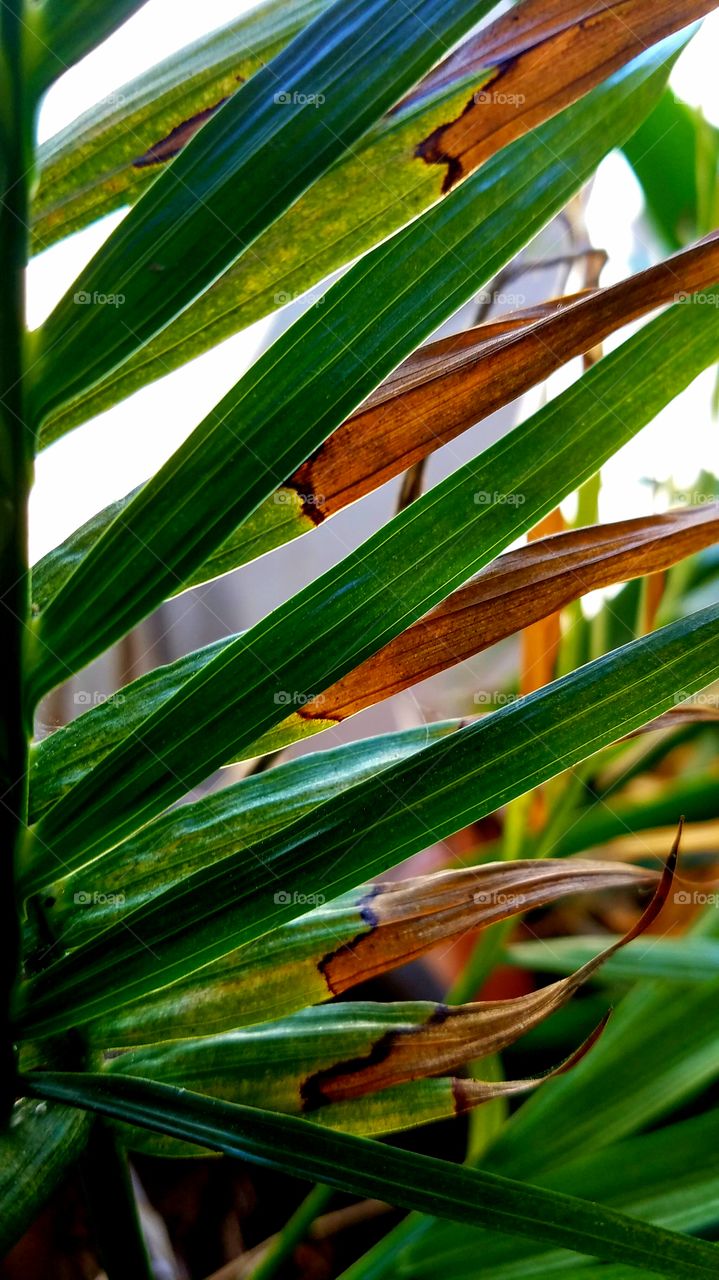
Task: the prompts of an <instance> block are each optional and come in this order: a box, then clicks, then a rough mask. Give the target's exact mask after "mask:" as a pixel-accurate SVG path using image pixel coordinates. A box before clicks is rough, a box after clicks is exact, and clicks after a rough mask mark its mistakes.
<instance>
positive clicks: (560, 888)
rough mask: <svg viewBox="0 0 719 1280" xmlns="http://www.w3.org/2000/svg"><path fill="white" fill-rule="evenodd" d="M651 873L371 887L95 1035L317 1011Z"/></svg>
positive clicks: (508, 868) (461, 872)
mask: <svg viewBox="0 0 719 1280" xmlns="http://www.w3.org/2000/svg"><path fill="white" fill-rule="evenodd" d="M655 882H656V873H655V872H653V871H649V870H646V869H645V868H639V867H631V866H622V865H621V864H618V865H611V864H607V863H604V862H599V861H597V862H592V861H589V860H586V859H580V858H567V859H562V860H556V861H551V860H550V861H544V862H542V861H516V862H511V863H503V862H498V863H487V864H486V865H484V866H478V867H467V868H461V869H457V870H451V871H441V872H437V873H435V874H433V875H427V876H419V877H415V878H413V879H411V880H398V881H387V882H383V883H380V884H370V885H365V886H363V887H360V888H359V889H356V890H353V891H352V892H350V893H347V894H343V896H342V897H341V898H337V899H335V900H334V901H333V902H329V903H326V904H324V905H323V906H319V907H315V909H314V910H313V911H311V912H309V913H308V914H307V915H305V916H300V917H299V918H298V919H296V920H293V921H291V922H290V923H289V924H285V925H281V926H280V927H279V928H277V929H274V930H273V931H272V932H271V933H268V934H266V935H264V936H263V937H262V938H259V939H258V940H257V941H256V942H253V943H249V944H248V945H247V946H244V947H238V948H236V949H235V950H234V951H231V952H230V953H229V954H228V955H226V956H224V957H223V958H222V959H221V960H218V961H215V962H213V963H212V964H210V965H207V966H205V967H204V968H203V969H200V970H198V971H196V972H195V973H193V974H191V975H190V976H189V977H188V978H187V979H184V980H182V981H181V982H176V983H173V985H172V986H170V987H166V988H164V989H163V990H162V991H158V992H157V993H156V994H155V995H152V996H149V997H147V998H146V999H144V1000H142V1001H140V1002H136V1003H135V1004H132V1005H128V1006H125V1007H123V1008H119V1009H117V1010H116V1011H113V1013H111V1014H110V1015H108V1016H107V1017H106V1018H103V1019H101V1020H99V1021H98V1022H96V1023H94V1024H92V1025H91V1027H90V1028H89V1034H90V1037H91V1039H92V1041H93V1043H94V1044H95V1045H96V1046H98V1047H102V1046H107V1045H112V1046H124V1045H131V1044H138V1043H148V1042H151V1041H156V1040H163V1039H174V1038H179V1037H183V1036H189V1035H193V1034H196V1033H197V1032H198V1030H200V1031H201V1032H202V1034H204V1035H207V1034H210V1033H217V1032H220V1031H224V1030H228V1029H230V1028H232V1027H239V1026H242V1025H246V1024H252V1023H258V1022H262V1021H266V1020H268V1019H274V1018H278V1017H280V1016H282V1015H284V1014H287V1013H290V1012H293V1011H294V1010H297V1009H301V1008H303V1007H304V1006H305V1005H308V1004H317V1003H318V1002H319V1001H323V1000H327V999H329V998H331V997H332V996H337V995H341V994H342V993H343V992H345V991H347V990H349V989H350V988H351V987H354V986H356V985H357V984H358V983H360V982H365V981H368V980H369V979H370V978H375V977H378V976H379V975H380V974H382V973H386V972H387V971H388V970H390V969H393V968H396V967H397V966H398V965H401V964H407V963H408V962H409V961H411V960H416V959H417V958H418V957H420V956H422V955H424V954H425V953H426V952H428V951H429V950H431V948H432V947H434V946H436V945H437V944H438V943H439V942H449V941H451V940H452V939H453V938H457V937H459V936H460V935H461V934H463V933H466V932H467V930H469V929H475V928H481V927H484V926H486V925H489V924H494V923H496V922H497V921H499V920H505V919H507V918H508V917H510V916H513V915H518V914H520V913H521V912H525V911H529V910H532V909H533V908H535V907H539V906H543V905H545V904H546V903H548V902H552V901H554V900H555V899H556V898H558V897H561V896H563V895H565V894H570V893H572V894H574V893H588V892H595V891H597V890H600V889H619V888H632V887H643V886H645V885H651V884H654V883H655Z"/></svg>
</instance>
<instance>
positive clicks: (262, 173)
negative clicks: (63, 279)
mask: <svg viewBox="0 0 719 1280" xmlns="http://www.w3.org/2000/svg"><path fill="white" fill-rule="evenodd" d="M489 8H491V0H473V2H472V3H470V4H461V3H459V0H418V2H417V3H416V4H415V5H414V6H413V7H412V8H408V7H407V5H406V4H404V3H401V0H342V3H339V4H335V5H334V6H332V7H331V8H330V9H328V10H327V11H326V12H325V13H320V14H319V16H318V17H317V18H316V19H315V20H314V21H313V22H311V23H310V25H309V26H308V27H307V28H305V30H304V31H301V32H300V33H299V34H298V35H297V36H296V37H295V39H294V40H293V41H292V43H291V44H290V45H289V46H288V47H287V48H286V49H284V50H283V51H282V52H281V53H279V54H278V55H277V57H276V58H274V59H273V60H272V62H271V63H270V64H268V65H267V66H266V67H264V68H262V70H260V71H258V72H257V74H256V75H254V76H253V77H252V79H251V80H250V81H248V83H247V84H246V85H244V86H242V88H240V89H239V90H238V92H237V93H236V94H233V95H232V96H231V97H230V98H229V100H228V101H227V102H226V103H225V105H224V106H223V107H221V108H220V110H219V111H218V112H217V114H216V115H214V116H212V117H211V118H210V119H209V120H208V121H207V122H206V123H205V125H204V126H203V128H202V129H201V130H200V132H199V133H198V134H197V135H196V136H195V137H194V138H193V139H192V141H191V142H190V143H189V144H188V145H187V147H185V148H184V150H183V151H181V152H180V154H179V155H178V156H177V157H176V160H175V161H174V162H173V164H172V165H171V166H170V168H169V169H167V170H166V171H165V172H164V173H162V174H161V175H160V177H159V178H158V180H157V182H155V183H153V185H152V186H151V187H150V188H149V190H148V191H147V192H146V193H145V195H144V197H143V200H142V202H141V203H140V204H139V205H137V206H136V207H135V208H134V209H133V210H131V211H130V213H129V214H128V215H127V217H126V218H125V219H124V220H123V222H122V223H121V225H120V226H119V227H118V228H117V229H116V230H115V231H114V232H113V234H112V235H111V237H110V239H109V240H108V241H107V242H106V243H105V245H103V247H102V248H101V249H100V250H99V251H98V253H97V254H96V256H95V258H94V259H93V260H92V262H90V263H89V265H88V266H87V268H86V269H85V271H84V272H83V274H82V279H80V280H78V281H76V282H75V284H74V285H73V286H71V288H70V290H69V292H68V293H67V294H66V295H65V297H64V298H63V299H62V300H61V302H60V303H59V304H58V306H57V307H56V308H55V310H54V312H53V313H52V315H51V316H50V317H49V319H48V321H47V322H46V324H45V325H44V326H43V329H42V333H41V338H40V341H39V352H38V358H37V361H36V364H35V371H34V372H35V377H34V408H35V414H36V417H37V420H38V421H41V420H42V418H43V417H44V416H45V415H46V414H47V412H48V411H49V410H51V409H53V408H55V407H57V406H59V405H62V404H64V403H66V402H67V401H68V400H70V399H72V398H73V397H74V396H76V395H78V394H79V393H81V392H82V391H84V390H86V389H87V388H88V387H90V386H92V385H93V384H94V383H95V382H97V381H98V380H99V379H100V378H102V377H103V376H104V375H106V374H107V373H109V372H110V371H111V370H112V369H114V368H117V367H118V366H119V365H121V364H122V363H123V361H124V360H126V359H127V358H128V357H129V356H130V355H132V354H133V352H135V351H137V350H139V349H140V347H141V346H142V345H143V344H144V343H145V342H147V341H148V340H149V339H150V338H151V337H153V336H154V335H155V334H157V333H159V332H160V331H161V330H162V329H163V328H164V326H165V325H166V324H168V323H169V322H170V321H171V320H172V319H173V318H174V317H175V316H176V315H178V314H180V312H182V311H183V310H184V309H185V308H186V307H187V306H188V305H189V304H190V303H191V302H192V301H193V300H194V299H195V298H196V297H197V296H198V295H199V294H200V293H202V292H203V290H204V289H206V288H207V287H208V286H209V285H211V284H212V283H213V281H214V280H216V279H217V277H218V276H219V275H220V274H221V273H222V272H223V271H224V270H226V268H227V267H228V266H230V265H231V263H233V262H234V261H236V260H237V258H239V257H240V255H241V254H242V253H244V252H246V251H247V250H248V249H249V247H250V246H251V245H252V243H253V241H254V240H256V239H257V237H258V236H259V235H260V233H261V232H262V231H263V230H264V228H265V227H267V226H270V225H271V224H272V222H274V220H275V219H276V218H277V217H279V216H280V214H282V213H283V212H284V211H285V209H287V208H289V207H290V205H291V204H293V203H294V201H295V200H296V199H297V198H298V197H299V196H300V195H301V194H302V192H303V191H305V190H306V189H307V188H308V187H310V186H311V185H312V183H313V182H316V181H317V179H318V178H319V177H320V175H321V174H322V173H323V172H324V171H326V170H327V169H329V167H330V166H331V165H332V164H333V162H334V161H335V160H337V159H338V158H339V156H341V155H342V154H343V152H344V151H345V150H346V149H347V148H348V147H350V146H351V145H352V144H353V143H354V142H355V141H357V139H358V138H360V137H361V136H362V134H363V133H364V132H365V131H366V129H368V128H369V127H370V125H372V124H373V123H374V122H375V120H377V119H378V118H379V117H380V116H381V115H382V114H383V113H384V112H385V111H386V110H387V109H388V108H389V107H390V106H392V105H393V104H394V103H395V102H396V101H397V99H398V98H399V97H401V95H402V94H403V93H405V92H406V91H407V90H408V89H409V88H410V87H411V86H412V85H413V84H414V83H415V82H416V80H417V79H418V77H419V76H421V75H422V74H423V72H425V71H426V70H428V68H429V67H431V66H432V64H433V63H434V62H436V61H437V60H438V58H439V57H440V56H441V55H442V53H443V52H444V51H445V50H446V49H447V48H448V47H450V46H451V45H452V44H454V43H455V41H456V40H457V39H459V37H460V36H461V35H462V34H463V33H464V32H465V31H467V30H468V29H469V28H470V27H471V26H472V25H473V24H474V23H475V22H477V21H478V19H479V18H480V17H481V16H482V15H483V14H484V13H486V12H487V11H488V9H489ZM318 105H319V106H320V107H321V109H320V110H318ZM108 297H112V298H113V299H117V298H121V299H122V302H121V304H118V305H112V306H108V305H103V304H102V303H100V304H99V305H94V303H96V302H97V300H98V299H101V300H102V299H107V298H108ZM78 299H79V301H80V302H81V303H84V304H85V305H78Z"/></svg>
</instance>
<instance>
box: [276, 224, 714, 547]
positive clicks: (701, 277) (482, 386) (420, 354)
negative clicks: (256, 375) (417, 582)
mask: <svg viewBox="0 0 719 1280" xmlns="http://www.w3.org/2000/svg"><path fill="white" fill-rule="evenodd" d="M717 280H719V233H716V234H715V235H713V236H711V237H709V238H708V239H707V240H706V241H702V242H701V243H700V244H697V245H694V246H692V248H690V249H686V250H684V251H683V252H681V253H679V254H676V255H675V256H674V257H672V258H669V259H667V260H666V261H665V262H662V263H659V264H658V265H657V266H655V267H651V268H649V270H647V271H642V272H640V273H639V274H638V275H635V276H631V277H629V279H627V280H623V281H621V282H620V283H619V284H616V285H612V286H611V287H610V288H607V289H599V290H595V291H590V292H589V293H587V292H584V293H581V294H578V295H575V296H572V297H568V298H563V299H561V300H559V301H556V302H548V303H545V304H543V305H542V306H541V307H533V308H531V309H529V310H527V311H523V312H518V313H516V314H515V315H512V316H505V317H503V318H502V320H500V321H498V322H496V323H492V324H487V325H480V326H479V327H478V328H476V329H470V330H468V331H467V332H465V333H460V334H455V335H453V336H452V337H449V338H442V339H440V340H439V341H437V342H432V343H430V344H428V345H427V346H424V347H420V349H419V350H418V351H416V352H415V353H414V355H412V356H410V357H409V359H408V360H405V361H404V363H403V364H401V365H400V366H399V367H398V368H397V369H396V370H395V371H394V373H393V374H391V375H390V377H389V378H387V379H385V381H384V382H383V383H382V385H381V386H380V387H378V389H377V390H376V391H375V392H373V394H372V395H371V396H370V397H369V398H368V399H367V400H366V401H365V403H364V405H362V406H361V407H360V408H359V409H358V410H357V412H356V413H354V414H353V415H352V417H351V418H348V420H347V421H346V422H345V423H344V424H343V425H342V426H341V427H339V428H338V430H337V431H335V432H334V434H333V435H332V436H330V438H329V439H328V440H327V441H326V442H325V443H324V444H323V445H322V446H321V447H320V448H319V449H318V450H317V452H316V453H315V454H314V455H313V456H312V457H311V458H309V459H308V460H307V461H306V462H304V463H303V464H302V466H301V467H300V468H299V469H298V470H297V471H296V472H295V473H294V475H293V476H292V478H291V479H290V480H289V481H288V482H287V485H288V487H289V488H292V489H295V490H296V491H297V493H298V494H299V496H300V497H301V498H302V500H303V503H304V509H305V511H306V512H307V514H308V515H310V516H311V518H312V520H313V521H314V522H315V523H319V522H320V521H322V520H324V519H325V518H326V517H328V516H330V515H334V513H335V512H337V511H340V510H341V509H342V508H343V507H344V506H346V505H347V504H348V503H350V502H354V501H356V499H357V498H361V497H363V496H364V494H366V493H370V492H371V491H372V490H373V489H376V488H378V487H379V486H380V485H381V484H384V483H385V481H387V480H390V479H391V478H392V477H393V476H396V475H398V474H399V473H400V472H402V471H406V470H407V468H408V467H410V466H412V464H413V463H415V462H418V461H419V460H420V459H421V458H423V457H425V456H426V455H427V454H428V453H431V452H432V451H433V450H435V449H438V448H439V447H440V446H441V445H443V444H446V443H447V442H448V441H450V440H454V439H455V438H456V436H458V435H460V434H461V433H462V432H463V431H466V430H467V429H468V428H469V427H472V426H474V425H475V423H477V422H479V421H480V420H481V419H483V418H485V417H487V416H488V415H489V414H491V413H494V411H495V410H497V409H500V408H502V406H503V405H506V404H509V403H510V401H512V400H514V399H516V398H517V396H520V395H522V394H523V393H524V392H525V391H527V390H529V388H530V387H532V386H534V385H535V384H536V383H538V382H541V381H542V380H543V379H544V378H547V377H548V376H549V375H550V373H552V372H553V371H554V370H555V369H558V368H560V367H561V365H563V364H564V363H566V361H568V360H571V359H573V358H574V357H575V356H578V355H582V354H583V353H584V352H586V351H589V350H590V349H591V348H592V347H594V346H596V344H597V343H599V342H601V341H602V340H603V339H604V338H606V337H607V336H608V335H609V334H610V333H613V332H614V331H615V330H616V329H619V328H621V326H622V325H624V324H628V323H629V322H630V321H632V320H636V319H637V318H639V317H640V316H643V315H646V314H647V313H648V312H650V311H652V310H654V309H655V308H657V307H660V306H663V305H665V304H666V303H668V302H671V301H672V300H674V299H675V298H676V297H677V295H679V294H680V295H684V294H687V293H692V292H697V291H698V290H700V289H703V288H708V287H709V286H710V285H712V284H714V283H715V282H716V281H717Z"/></svg>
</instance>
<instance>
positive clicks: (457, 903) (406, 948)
mask: <svg viewBox="0 0 719 1280" xmlns="http://www.w3.org/2000/svg"><path fill="white" fill-rule="evenodd" d="M655 881H656V874H655V873H654V872H653V871H647V870H646V869H643V868H639V867H631V866H621V865H617V866H611V865H607V864H606V863H604V862H599V861H592V860H590V859H579V858H573V859H561V860H559V859H558V860H555V861H552V860H547V861H531V860H520V859H517V860H516V861H513V862H492V863H485V864H484V865H483V866H478V867H461V868H457V869H453V870H450V871H439V872H435V873H433V874H432V875H428V876H417V877H415V878H414V879H411V880H395V881H386V882H381V883H379V884H373V885H370V886H368V889H367V892H366V894H365V895H364V896H363V897H362V899H361V901H360V903H359V904H358V908H359V909H360V910H361V915H362V920H363V923H364V925H365V930H364V931H363V932H361V933H358V934H357V936H356V937H354V938H352V939H351V940H350V941H343V943H342V945H341V946H339V947H338V948H337V949H336V950H335V951H332V952H329V953H328V954H326V955H325V956H324V958H323V959H322V960H321V961H320V963H319V969H320V971H321V973H322V975H323V977H324V979H325V981H326V983H327V986H328V988H329V991H330V993H331V994H332V995H339V994H340V993H341V992H343V991H346V990H347V989H348V988H349V987H352V986H355V985H356V984H357V983H358V982H366V981H368V980H369V979H370V978H374V977H377V976H378V975H379V974H381V973H386V972H387V970H388V969H392V968H394V967H395V966H396V965H398V964H408V963H409V962H410V961H412V960H415V959H417V957H418V956H421V955H424V954H425V953H426V952H427V951H429V950H430V949H431V948H432V947H434V946H436V945H437V943H438V942H447V941H449V940H450V939H452V938H456V937H458V936H459V935H460V934H462V933H465V932H466V931H467V930H469V929H476V928H484V927H486V926H487V925H490V924H495V923H496V922H497V921H498V920H506V919H508V918H509V917H510V916H513V915H518V914H519V913H520V912H523V911H530V910H532V909H533V908H535V907H539V906H543V905H545V904H546V903H548V902H553V901H554V900H555V899H556V898H558V897H561V896H562V895H563V894H567V893H571V894H576V893H587V892H593V891H596V890H598V889H616V888H621V887H627V886H629V887H631V886H636V887H641V886H642V885H643V884H653V883H654V882H655ZM367 925H370V928H369V930H367V929H366V926H367Z"/></svg>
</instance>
